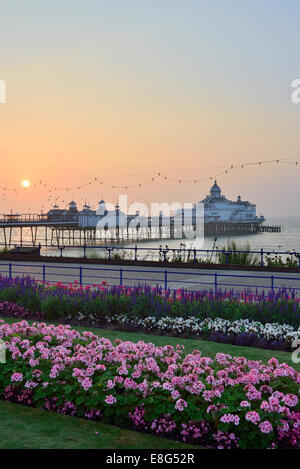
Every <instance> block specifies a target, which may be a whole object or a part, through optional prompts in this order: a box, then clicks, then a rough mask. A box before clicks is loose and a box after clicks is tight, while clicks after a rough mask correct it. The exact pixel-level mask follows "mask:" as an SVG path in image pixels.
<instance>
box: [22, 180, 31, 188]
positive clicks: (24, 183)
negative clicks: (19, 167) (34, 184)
mask: <svg viewBox="0 0 300 469" xmlns="http://www.w3.org/2000/svg"><path fill="white" fill-rule="evenodd" d="M22 186H23V187H24V189H27V187H29V186H30V181H28V179H24V181H22Z"/></svg>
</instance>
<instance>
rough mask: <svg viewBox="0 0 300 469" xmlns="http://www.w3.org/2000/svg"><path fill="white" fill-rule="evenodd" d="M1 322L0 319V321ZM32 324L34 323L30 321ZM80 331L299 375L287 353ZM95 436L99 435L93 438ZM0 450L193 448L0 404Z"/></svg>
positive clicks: (108, 331) (10, 320)
mask: <svg viewBox="0 0 300 469" xmlns="http://www.w3.org/2000/svg"><path fill="white" fill-rule="evenodd" d="M0 318H1V317H0ZM2 319H4V320H5V321H6V322H8V323H12V322H17V319H16V318H4V317H2ZM29 322H31V323H32V322H34V321H29ZM74 328H75V329H77V330H79V331H83V330H90V331H92V332H94V333H95V334H97V335H99V336H101V337H107V338H109V339H110V340H112V341H113V340H115V339H117V338H119V339H122V340H130V341H133V342H138V341H139V340H143V341H145V342H153V343H154V344H155V345H167V344H170V345H175V346H176V344H183V345H184V346H185V352H186V353H189V352H191V351H192V350H194V349H198V350H201V352H202V354H203V355H205V356H211V357H214V355H215V354H216V353H218V352H223V353H229V354H231V355H234V356H245V357H247V358H248V359H252V360H262V361H264V362H266V361H268V360H269V359H270V358H271V357H276V358H278V360H279V361H280V362H285V363H288V364H289V365H291V366H293V367H294V368H295V369H297V370H298V371H300V364H294V363H292V361H291V354H290V353H288V352H276V351H273V350H264V349H257V348H251V347H238V346H236V345H227V344H217V343H214V342H207V341H203V340H193V339H180V338H179V337H164V336H156V335H148V334H139V333H135V332H120V331H113V330H109V329H97V328H88V327H79V326H77V327H74ZM96 432H98V434H96ZM0 435H1V438H0V448H2V449H3V448H36V449H37V448H59V449H64V448H70V449H71V448H79V449H83V448H89V449H92V448H102V449H127V448H128V449H140V448H147V449H164V448H165V449H172V448H174V449H176V448H177V449H180V448H192V446H188V445H184V444H183V443H176V442H175V441H171V440H167V439H163V438H158V437H155V436H152V435H145V434H141V433H137V432H132V431H129V430H124V429H120V428H117V427H114V426H111V425H105V424H101V423H99V422H92V421H88V420H84V419H79V418H76V417H69V416H64V415H59V414H56V413H54V412H53V413H52V412H46V411H44V410H40V409H32V408H28V407H24V406H21V405H19V404H11V403H8V402H1V401H0Z"/></svg>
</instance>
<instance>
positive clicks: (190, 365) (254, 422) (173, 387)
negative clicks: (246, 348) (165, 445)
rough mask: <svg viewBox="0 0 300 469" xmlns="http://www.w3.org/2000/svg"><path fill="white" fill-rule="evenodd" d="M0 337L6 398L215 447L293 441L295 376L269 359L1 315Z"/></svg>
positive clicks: (299, 424) (297, 418)
mask: <svg viewBox="0 0 300 469" xmlns="http://www.w3.org/2000/svg"><path fill="white" fill-rule="evenodd" d="M0 339H2V340H3V341H4V343H5V347H6V349H7V356H8V359H7V363H6V364H4V365H3V369H2V374H1V380H0V397H2V398H4V399H7V400H10V401H15V402H22V403H24V404H27V405H36V404H37V403H39V405H41V404H42V406H43V407H44V408H45V409H47V410H56V411H57V412H61V413H64V414H69V415H80V416H85V417H87V418H94V419H100V418H103V417H105V419H106V420H105V421H110V422H111V423H117V424H120V425H125V426H128V427H130V428H134V429H137V430H143V431H148V432H153V433H155V434H157V435H162V436H170V437H172V438H177V439H182V440H183V441H187V442H192V443H195V444H201V445H207V446H212V447H219V448H234V447H245V445H249V447H251V444H254V443H255V445H257V446H258V447H268V448H273V447H282V448H286V447H298V446H299V439H300V411H299V399H298V396H297V393H298V391H299V384H300V374H299V373H298V372H297V371H296V370H295V369H293V368H292V367H290V366H288V365H287V364H280V363H279V362H278V360H276V359H275V358H273V359H271V360H269V362H268V363H267V364H264V363H262V362H261V361H253V360H247V359H246V358H245V357H232V356H230V355H228V354H223V353H218V354H217V355H216V356H215V358H214V359H212V358H210V357H203V356H202V355H201V353H200V352H199V351H198V350H194V351H193V352H192V353H190V354H187V355H184V353H183V348H182V347H180V346H178V347H176V348H173V347H172V346H170V345H167V346H164V347H156V346H155V345H154V344H152V343H145V342H142V341H140V342H137V343H133V342H130V341H124V342H122V341H120V340H116V341H115V342H114V343H112V342H111V341H110V340H108V339H106V338H99V337H98V336H96V335H94V334H92V333H91V332H83V333H82V334H80V333H79V332H78V331H76V330H73V329H71V327H70V326H64V325H59V326H54V325H47V324H45V323H34V324H33V325H32V326H30V325H29V324H28V323H27V322H26V321H24V320H23V321H21V322H18V323H14V324H11V325H10V324H7V323H5V322H4V321H0ZM3 370H4V372H3ZM287 390H288V391H287ZM250 432H251V433H253V432H255V435H256V436H255V438H252V439H249V438H248V434H249V433H250ZM253 442H254V443H253Z"/></svg>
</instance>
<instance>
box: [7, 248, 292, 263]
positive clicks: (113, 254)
mask: <svg viewBox="0 0 300 469" xmlns="http://www.w3.org/2000/svg"><path fill="white" fill-rule="evenodd" d="M0 246H5V247H7V244H5V243H0ZM11 247H13V248H14V249H17V252H20V250H21V247H36V248H39V250H40V251H41V249H42V248H48V249H51V248H52V249H56V250H58V251H60V257H64V255H63V252H64V251H65V250H66V249H68V250H72V249H76V250H77V251H78V249H82V256H80V257H82V258H83V259H87V258H89V256H88V253H87V251H88V250H93V249H96V250H98V251H100V253H101V254H103V255H102V257H101V256H99V258H100V259H101V258H106V259H108V260H111V259H114V258H119V259H120V260H122V259H123V258H124V259H126V255H127V254H128V257H127V259H130V260H133V261H138V260H143V259H140V256H139V253H141V255H142V254H143V253H146V254H148V255H149V254H151V253H153V254H154V256H156V259H154V260H159V261H164V262H170V263H172V262H173V261H174V259H176V256H182V259H183V262H187V260H189V262H194V263H197V262H198V263H201V262H202V263H205V262H207V261H210V262H211V263H213V261H214V263H218V260H219V259H218V256H220V255H223V256H225V264H227V265H233V264H231V262H230V256H231V255H233V254H249V255H253V256H256V261H257V263H256V265H261V266H264V265H266V260H267V257H268V256H285V257H288V256H290V258H291V259H293V260H294V261H296V262H297V264H298V267H299V268H300V252H297V251H296V250H295V249H294V250H291V251H272V250H267V249H263V248H261V249H259V250H242V249H241V250H234V251H233V250H230V249H228V250H227V249H218V248H216V249H197V248H188V247H185V248H183V247H178V248H171V247H168V245H166V246H165V247H163V246H160V247H157V248H151V247H139V246H137V245H135V246H133V247H132V246H114V245H109V246H108V245H105V246H103V245H100V246H99V245H89V244H83V245H74V246H68V245H63V246H60V245H59V244H57V245H53V246H49V245H46V244H41V243H39V244H36V245H32V244H29V243H28V244H26V243H22V245H17V244H12V245H11ZM120 252H121V253H122V255H123V257H122V258H121V257H120V256H119V253H120ZM130 254H133V256H132V257H130ZM203 255H204V259H203V258H202V257H201V256H203ZM170 256H171V257H170ZM172 256H173V257H172ZM213 256H215V259H213ZM66 257H67V256H66ZM76 257H79V256H76ZM205 259H206V260H205ZM144 260H145V259H144ZM267 264H268V262H267ZM270 265H271V264H270ZM277 265H280V264H278V263H277Z"/></svg>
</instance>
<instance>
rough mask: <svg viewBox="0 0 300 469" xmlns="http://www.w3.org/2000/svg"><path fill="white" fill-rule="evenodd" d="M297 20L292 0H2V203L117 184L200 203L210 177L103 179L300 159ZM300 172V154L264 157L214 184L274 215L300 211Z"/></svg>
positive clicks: (40, 206) (97, 193)
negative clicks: (26, 183)
mask: <svg viewBox="0 0 300 469" xmlns="http://www.w3.org/2000/svg"><path fill="white" fill-rule="evenodd" d="M299 22H300V2H299V1H298V0H286V1H282V0H280V1H279V0H243V2H241V1H240V0H209V1H208V0H206V1H204V0H187V1H182V0H160V1H158V0H153V1H151V2H150V1H148V0H114V1H110V2H107V1H102V0H52V1H51V2H47V1H44V0H27V1H26V2H24V1H23V0H9V1H8V0H6V1H4V0H2V1H1V2H0V79H2V80H5V83H6V104H0V157H1V174H0V213H7V212H8V211H10V210H13V211H14V212H17V211H18V212H23V213H24V212H39V211H40V210H43V211H46V210H48V209H49V208H50V207H51V206H53V204H54V203H55V201H56V202H57V204H58V205H59V206H60V207H64V206H65V205H66V204H67V202H69V201H70V200H71V199H74V200H75V201H77V202H78V204H79V207H81V206H82V204H83V203H84V202H85V201H86V202H87V203H89V204H90V205H92V206H93V207H95V206H96V204H97V202H98V201H99V200H100V199H101V198H105V199H106V200H109V201H111V202H113V203H114V202H117V199H118V194H119V193H120V194H128V198H129V200H130V201H144V202H148V203H150V202H169V203H171V202H180V203H184V202H195V201H199V200H201V199H202V198H203V197H204V196H205V195H206V194H207V193H208V192H209V189H210V186H211V182H210V181H209V180H208V181H202V182H199V183H197V184H194V183H192V184H191V183H178V182H175V181H171V180H165V179H164V178H163V177H159V178H157V179H155V181H153V182H152V181H151V182H149V183H148V184H146V185H145V186H143V185H142V186H141V187H140V188H139V187H138V188H132V189H128V190H127V191H126V190H125V189H124V190H119V189H116V188H115V189H114V188H112V187H109V185H111V186H113V185H124V186H126V185H131V184H139V183H141V182H143V181H146V180H148V179H149V178H150V180H151V178H152V176H154V175H157V174H158V173H160V174H161V175H166V176H168V177H170V178H175V179H176V178H177V179H180V178H182V179H184V178H185V179H196V178H197V179H202V178H206V177H210V176H211V177H213V176H214V175H215V174H218V173H219V172H220V171H222V169H224V168H226V167H228V166H230V165H232V164H234V165H236V164H242V163H246V162H255V161H261V160H262V161H265V160H271V159H285V158H291V159H292V160H291V161H296V160H297V158H298V160H299V161H300V142H299V124H300V104H298V105H296V104H293V103H292V101H291V92H292V89H291V83H292V81H293V80H295V79H297V78H300V48H299V39H300V31H299ZM299 176H300V164H299V165H298V166H296V165H294V164H293V165H292V164H285V163H279V164H266V165H262V166H260V167H256V166H250V167H248V168H247V169H246V168H244V169H240V170H238V169H237V170H235V171H232V172H231V173H228V174H226V175H224V176H220V177H219V178H218V183H219V185H220V186H221V189H222V191H223V193H224V194H225V195H226V196H228V198H231V199H233V200H235V199H236V197H237V195H238V194H240V195H241V196H242V199H244V200H249V201H251V202H253V203H256V204H257V212H258V213H263V214H264V215H265V216H266V217H267V218H268V217H273V216H275V215H278V216H282V215H287V216H291V215H300V214H299V209H298V205H299V204H298V200H299V198H300V184H299ZM95 178H97V180H98V181H100V180H101V181H103V182H105V183H106V184H107V185H105V184H102V185H101V184H98V183H96V182H95V181H94V179H95ZM25 179H28V180H30V182H31V186H30V187H29V188H28V189H26V190H25V189H22V188H21V182H22V180H25ZM40 181H42V184H40ZM91 181H94V183H93V184H90V185H89V184H88V183H89V182H91ZM44 184H46V185H47V187H44ZM84 184H87V186H86V187H84V188H82V189H78V186H80V185H84ZM34 186H36V187H34ZM48 186H53V187H54V188H55V187H57V188H58V189H57V190H55V189H52V190H51V192H49V187H48ZM66 188H69V189H68V191H66V190H65V189H66ZM8 189H10V190H8ZM12 189H16V191H15V190H12Z"/></svg>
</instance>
